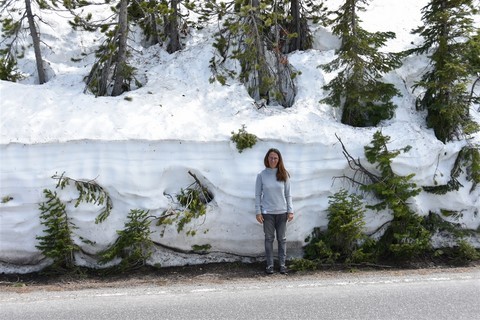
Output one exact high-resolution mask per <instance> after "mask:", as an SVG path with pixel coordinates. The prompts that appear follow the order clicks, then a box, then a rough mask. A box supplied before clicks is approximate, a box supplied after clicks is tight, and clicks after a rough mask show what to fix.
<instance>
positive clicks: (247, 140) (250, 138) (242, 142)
mask: <svg viewBox="0 0 480 320" xmlns="http://www.w3.org/2000/svg"><path fill="white" fill-rule="evenodd" d="M245 128H246V127H245V125H244V124H243V125H242V128H241V129H238V133H235V132H234V131H232V137H231V138H230V140H232V141H233V142H235V143H236V145H237V150H238V152H239V153H242V151H243V150H245V149H247V148H251V147H253V146H254V145H255V144H256V143H257V136H256V135H254V134H251V133H248V132H247V131H246V130H245Z"/></svg>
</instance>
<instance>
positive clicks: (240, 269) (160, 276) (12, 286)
mask: <svg viewBox="0 0 480 320" xmlns="http://www.w3.org/2000/svg"><path fill="white" fill-rule="evenodd" d="M452 269H454V270H455V272H464V271H467V270H472V269H480V261H477V262H472V263H470V264H468V265H465V266H461V267H458V266H452V265H446V264H438V263H437V264H435V265H432V264H431V263H428V264H427V263H424V262H423V263H419V264H417V265H410V266H407V267H389V266H386V265H384V266H379V265H370V266H366V265H363V266H353V267H352V266H350V267H346V266H343V265H336V266H324V267H323V268H321V270H316V271H302V272H291V271H290V272H289V274H288V275H287V276H288V277H295V278H299V277H310V278H318V279H320V278H331V277H340V276H341V275H342V274H345V273H352V272H365V273H367V272H376V273H382V274H386V273H389V274H392V273H393V274H394V273H396V274H398V273H406V272H409V273H417V274H426V273H441V272H445V271H446V270H449V271H452ZM278 277H285V275H281V274H279V273H276V274H274V275H266V274H265V272H264V264H263V263H253V264H244V263H217V264H207V265H197V266H185V267H171V268H160V269H158V268H153V267H144V268H141V269H137V270H135V271H129V272H125V273H120V274H119V273H116V274H105V272H94V271H92V270H79V271H78V272H76V273H73V274H72V273H70V274H62V275H53V274H50V275H48V274H44V273H32V274H0V290H1V291H4V292H18V293H22V292H32V291H71V290H82V289H95V288H118V287H133V286H141V285H155V286H169V285H175V284H191V285H197V284H198V285H200V284H209V283H210V284H212V283H213V284H221V283H226V282H234V281H271V280H275V279H277V278H278Z"/></svg>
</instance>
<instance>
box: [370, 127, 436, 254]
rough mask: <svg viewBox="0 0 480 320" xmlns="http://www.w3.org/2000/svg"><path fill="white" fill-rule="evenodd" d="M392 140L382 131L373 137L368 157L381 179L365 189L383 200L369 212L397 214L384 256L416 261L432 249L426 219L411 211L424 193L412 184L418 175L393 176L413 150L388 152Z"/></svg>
mask: <svg viewBox="0 0 480 320" xmlns="http://www.w3.org/2000/svg"><path fill="white" fill-rule="evenodd" d="M389 141H390V137H389V136H384V135H383V134H382V133H381V132H380V131H377V132H376V133H375V134H374V135H373V140H372V142H371V145H369V146H366V147H365V148H364V149H365V156H366V158H367V160H368V162H370V163H371V164H375V165H376V168H377V169H378V170H379V171H380V178H379V179H375V180H373V181H372V183H370V184H367V185H364V186H362V187H361V188H362V189H363V190H365V191H369V192H372V193H373V194H375V195H376V197H377V198H378V199H379V200H380V202H379V203H377V204H375V205H370V206H367V207H368V208H371V209H375V210H381V209H387V208H388V209H389V210H391V211H392V212H393V220H392V221H391V223H390V225H389V227H388V229H387V230H386V232H385V233H384V235H383V236H382V238H381V239H380V241H379V243H380V244H381V245H383V246H384V247H383V248H381V250H380V251H381V252H382V253H383V254H384V255H389V254H393V256H395V257H397V258H398V257H404V258H405V257H406V258H410V257H415V256H418V255H420V254H422V253H424V252H426V251H427V250H429V249H430V233H429V232H428V230H426V229H425V227H424V226H423V225H422V222H423V220H422V218H421V217H420V216H419V215H418V214H417V213H415V212H414V211H413V210H412V209H411V208H410V207H409V203H408V201H409V199H410V198H412V197H415V196H416V195H418V194H419V193H420V189H419V188H418V187H417V186H416V184H415V183H414V182H412V181H411V179H412V178H413V176H414V174H410V175H407V176H398V175H396V174H395V173H394V172H393V169H392V166H391V163H392V160H393V159H394V158H395V157H397V156H398V155H399V154H400V153H401V152H407V151H408V150H410V146H407V147H405V148H402V149H400V150H394V151H391V150H389V149H388V142H389Z"/></svg>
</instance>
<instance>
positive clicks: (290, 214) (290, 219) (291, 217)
mask: <svg viewBox="0 0 480 320" xmlns="http://www.w3.org/2000/svg"><path fill="white" fill-rule="evenodd" d="M292 220H293V212H289V213H287V221H288V222H290V221H292Z"/></svg>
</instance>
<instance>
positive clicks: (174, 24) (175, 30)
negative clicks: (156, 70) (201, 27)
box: [129, 0, 196, 53]
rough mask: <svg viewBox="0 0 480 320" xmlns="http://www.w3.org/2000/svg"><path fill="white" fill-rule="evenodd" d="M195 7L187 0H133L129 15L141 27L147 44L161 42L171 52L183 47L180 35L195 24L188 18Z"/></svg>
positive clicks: (182, 35) (183, 34)
mask: <svg viewBox="0 0 480 320" xmlns="http://www.w3.org/2000/svg"><path fill="white" fill-rule="evenodd" d="M195 7H196V5H195V3H194V2H192V1H189V0H184V1H181V0H169V1H166V0H163V1H157V0H135V1H131V4H130V5H129V16H130V17H131V20H132V21H133V22H136V23H138V24H139V26H140V27H141V28H142V30H143V32H144V34H145V38H146V43H147V44H148V45H154V44H162V45H165V49H166V50H167V52H168V53H173V52H176V51H179V50H182V49H183V48H184V44H183V43H182V41H181V40H182V37H184V36H185V34H186V33H187V31H188V28H190V27H191V26H196V24H195V23H194V22H193V21H191V20H190V19H188V15H189V13H190V12H192V11H195Z"/></svg>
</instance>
